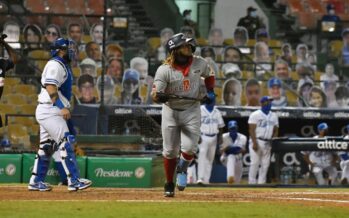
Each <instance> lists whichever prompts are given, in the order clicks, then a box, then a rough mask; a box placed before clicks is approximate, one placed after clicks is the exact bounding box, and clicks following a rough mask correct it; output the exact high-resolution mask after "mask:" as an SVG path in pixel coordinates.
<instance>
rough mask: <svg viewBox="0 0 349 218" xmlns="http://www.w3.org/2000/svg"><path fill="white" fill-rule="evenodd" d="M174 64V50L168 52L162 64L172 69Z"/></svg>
mask: <svg viewBox="0 0 349 218" xmlns="http://www.w3.org/2000/svg"><path fill="white" fill-rule="evenodd" d="M174 62H175V50H173V51H171V52H170V55H169V56H168V57H167V58H166V59H165V60H164V62H163V64H167V65H170V66H171V67H172V66H173V65H174Z"/></svg>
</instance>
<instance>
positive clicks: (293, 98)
mask: <svg viewBox="0 0 349 218" xmlns="http://www.w3.org/2000/svg"><path fill="white" fill-rule="evenodd" d="M286 97H287V102H288V106H296V105H297V100H298V96H297V95H296V93H294V92H291V91H290V90H286Z"/></svg>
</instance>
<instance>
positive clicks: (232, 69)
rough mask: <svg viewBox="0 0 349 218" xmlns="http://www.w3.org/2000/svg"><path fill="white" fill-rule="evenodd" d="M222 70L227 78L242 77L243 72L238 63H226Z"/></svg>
mask: <svg viewBox="0 0 349 218" xmlns="http://www.w3.org/2000/svg"><path fill="white" fill-rule="evenodd" d="M222 72H223V75H224V78H225V79H230V78H235V79H241V77H242V72H241V70H240V68H239V66H238V65H237V64H233V63H226V64H223V66H222Z"/></svg>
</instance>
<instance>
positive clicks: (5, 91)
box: [2, 79, 15, 95]
mask: <svg viewBox="0 0 349 218" xmlns="http://www.w3.org/2000/svg"><path fill="white" fill-rule="evenodd" d="M5 81H6V79H5ZM5 83H6V82H5ZM13 87H15V86H8V85H5V86H4V89H3V91H2V94H3V95H7V94H11V93H13V91H12V88H13Z"/></svg>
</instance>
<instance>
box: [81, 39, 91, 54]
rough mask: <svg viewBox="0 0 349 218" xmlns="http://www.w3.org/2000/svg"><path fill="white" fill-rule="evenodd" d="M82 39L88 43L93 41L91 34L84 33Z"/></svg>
mask: <svg viewBox="0 0 349 218" xmlns="http://www.w3.org/2000/svg"><path fill="white" fill-rule="evenodd" d="M82 41H83V42H84V43H88V42H91V41H92V38H91V36H90V35H83V36H82ZM80 52H81V51H80Z"/></svg>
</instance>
